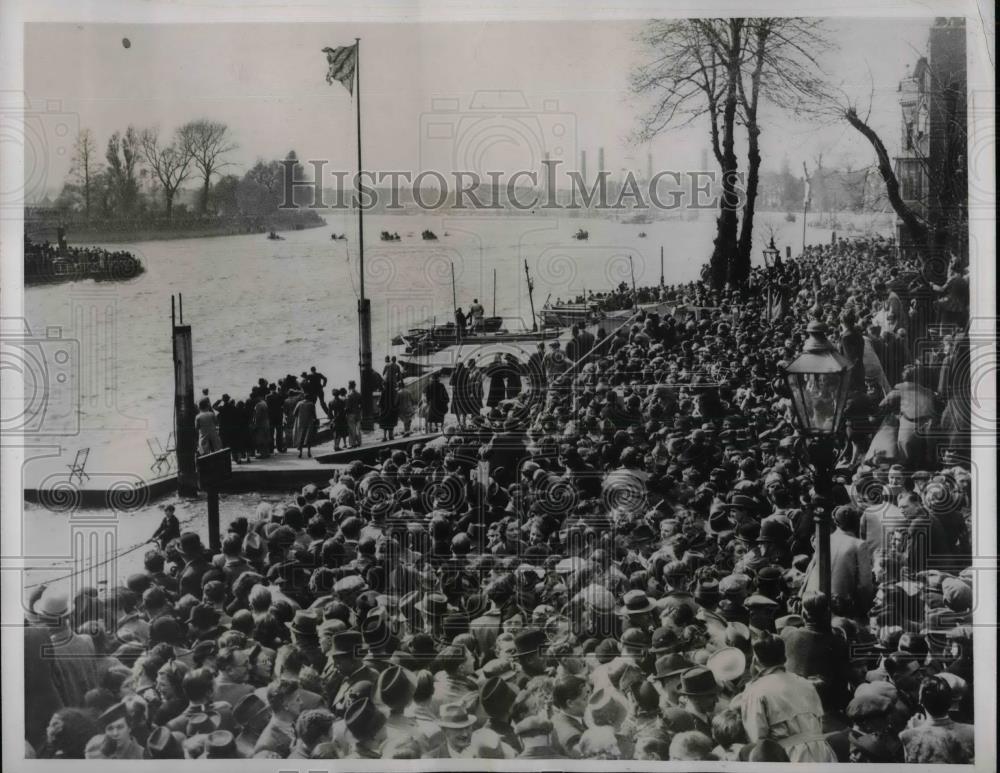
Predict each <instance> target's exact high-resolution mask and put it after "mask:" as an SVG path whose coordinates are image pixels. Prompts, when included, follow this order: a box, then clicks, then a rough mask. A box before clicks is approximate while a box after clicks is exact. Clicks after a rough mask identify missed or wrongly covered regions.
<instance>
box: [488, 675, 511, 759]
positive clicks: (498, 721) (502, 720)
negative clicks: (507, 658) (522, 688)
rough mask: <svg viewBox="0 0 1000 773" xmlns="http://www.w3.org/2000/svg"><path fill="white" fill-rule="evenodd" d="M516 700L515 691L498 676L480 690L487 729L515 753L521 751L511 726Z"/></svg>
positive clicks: (490, 679)
mask: <svg viewBox="0 0 1000 773" xmlns="http://www.w3.org/2000/svg"><path fill="white" fill-rule="evenodd" d="M516 698H517V693H516V692H515V691H514V689H513V688H512V687H511V686H510V685H509V684H508V683H507V681H506V680H505V679H503V678H501V677H498V676H494V677H490V678H489V679H487V680H486V682H485V683H484V684H483V686H482V687H481V688H480V690H479V702H480V705H481V706H482V707H483V711H484V712H485V714H486V716H487V720H486V725H485V727H487V728H489V729H490V730H492V731H494V732H495V733H497V734H498V735H499V736H500V737H501V738H502V739H503V742H504V743H506V744H507V745H508V746H510V747H511V748H513V749H514V750H515V751H520V750H521V744H520V741H519V740H518V737H517V734H516V733H515V732H514V728H513V727H512V726H511V724H510V715H511V711H512V710H513V708H514V701H515V699H516Z"/></svg>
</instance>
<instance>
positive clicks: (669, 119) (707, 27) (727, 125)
mask: <svg viewBox="0 0 1000 773" xmlns="http://www.w3.org/2000/svg"><path fill="white" fill-rule="evenodd" d="M745 33H746V30H745V25H744V20H743V19H678V20H666V21H664V20H657V21H653V22H651V23H650V24H649V25H648V26H647V27H646V28H645V29H644V30H643V32H642V33H641V35H640V40H641V42H642V43H643V44H644V45H645V47H646V48H647V50H648V51H649V52H650V61H648V62H647V63H645V64H642V65H640V66H639V67H637V68H636V69H635V70H634V71H633V73H632V83H631V86H632V90H633V92H634V93H636V94H639V95H641V96H644V97H647V98H649V99H650V100H651V105H650V107H649V109H648V111H647V112H646V113H645V114H644V115H643V116H642V117H641V118H640V127H639V130H638V132H637V134H638V139H639V140H640V141H642V142H648V141H649V140H651V139H652V138H653V137H655V136H657V135H658V134H660V133H662V132H664V131H667V130H669V129H671V128H677V127H680V126H686V125H689V124H691V123H693V122H695V121H696V120H697V119H699V118H702V117H705V116H707V117H708V119H709V137H710V141H711V146H712V153H713V155H714V156H715V159H716V162H717V163H718V164H719V167H720V170H721V172H722V198H721V201H720V205H719V218H718V220H717V221H716V237H715V244H714V249H713V251H712V257H711V259H710V261H709V277H710V280H711V283H712V286H713V287H716V288H721V287H722V286H723V285H724V284H725V282H726V279H727V276H728V264H729V261H730V259H731V258H732V256H733V255H734V254H735V252H736V248H737V238H736V232H737V225H738V217H737V202H738V194H737V192H736V183H737V180H738V177H737V173H738V162H737V157H736V152H735V124H736V109H737V102H738V98H737V84H736V80H737V77H736V76H737V74H738V72H739V68H740V58H741V55H742V51H743V48H744V46H745Z"/></svg>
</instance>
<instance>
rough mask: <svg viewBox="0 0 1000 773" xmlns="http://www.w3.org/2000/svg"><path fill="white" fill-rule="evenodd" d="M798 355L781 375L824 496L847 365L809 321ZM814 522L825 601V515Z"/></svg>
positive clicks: (827, 580)
mask: <svg viewBox="0 0 1000 773" xmlns="http://www.w3.org/2000/svg"><path fill="white" fill-rule="evenodd" d="M806 332H807V333H808V336H809V337H808V338H807V339H806V342H805V343H804V344H803V346H802V353H801V354H799V356H798V357H796V358H795V360H794V361H793V362H792V363H791V364H790V365H789V366H788V367H787V368H786V369H785V380H786V382H787V384H788V389H789V391H790V392H791V397H792V409H793V410H792V413H793V415H794V418H795V423H796V425H797V427H798V429H799V431H800V432H801V433H802V435H803V436H804V438H805V444H806V449H807V454H808V459H809V462H810V464H811V465H812V467H813V469H814V470H815V473H816V483H815V488H816V493H817V494H819V495H820V496H824V497H825V496H827V495H828V494H829V491H830V488H831V486H830V475H831V473H832V471H833V467H834V463H835V461H836V458H837V446H836V439H837V433H838V432H839V430H840V426H841V424H842V422H843V419H844V408H845V406H846V404H847V386H848V383H849V381H850V369H851V364H850V362H849V361H848V359H847V358H846V357H844V356H843V355H842V354H841V353H840V352H838V351H836V350H835V349H834V348H833V344H831V343H830V341H829V340H827V337H826V325H824V324H823V323H822V322H817V321H816V320H813V321H812V322H810V323H809V326H808V327H807V328H806ZM828 509H829V508H821V509H820V510H819V511H818V512H817V513H816V514H815V516H814V518H815V522H816V549H817V551H818V555H819V576H820V590H821V591H823V593H825V594H826V596H827V598H830V586H831V571H830V513H829V512H828Z"/></svg>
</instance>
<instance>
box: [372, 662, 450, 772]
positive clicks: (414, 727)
mask: <svg viewBox="0 0 1000 773" xmlns="http://www.w3.org/2000/svg"><path fill="white" fill-rule="evenodd" d="M415 690H416V684H415V683H414V681H413V679H412V677H411V676H410V674H409V673H408V672H407V670H406V669H404V668H401V667H399V666H395V665H393V666H389V667H388V668H387V669H385V670H384V671H383V672H382V673H381V674H379V677H378V682H377V683H376V685H375V694H376V696H377V698H378V701H379V703H381V704H383V705H384V706H385V707H386V708H388V709H389V716H388V717H387V718H386V723H385V732H386V742H387V743H399V742H401V741H402V740H404V739H410V740H411V741H413V742H414V743H415V744H417V747H418V748H419V749H420V753H421V755H424V754H426V753H427V752H429V751H431V750H432V748H433V746H432V744H431V739H430V738H428V737H427V736H426V735H425V733H424V732H423V727H422V723H418V721H417V719H416V718H414V717H411V716H407V715H406V714H405V711H406V709H407V708H408V707H409V706H410V703H411V702H412V701H413V695H414V692H415ZM435 745H436V744H435Z"/></svg>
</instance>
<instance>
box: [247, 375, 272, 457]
mask: <svg viewBox="0 0 1000 773" xmlns="http://www.w3.org/2000/svg"><path fill="white" fill-rule="evenodd" d="M251 395H252V398H251V399H252V400H253V408H252V412H251V414H250V426H251V428H252V434H253V447H254V454H255V456H256V457H257V458H258V459H266V458H268V457H269V456H270V455H271V421H270V418H269V417H268V409H267V401H266V399H265V398H266V394H265V392H264V390H263V388H262V387H254V389H253V392H252V393H251Z"/></svg>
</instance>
